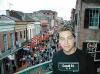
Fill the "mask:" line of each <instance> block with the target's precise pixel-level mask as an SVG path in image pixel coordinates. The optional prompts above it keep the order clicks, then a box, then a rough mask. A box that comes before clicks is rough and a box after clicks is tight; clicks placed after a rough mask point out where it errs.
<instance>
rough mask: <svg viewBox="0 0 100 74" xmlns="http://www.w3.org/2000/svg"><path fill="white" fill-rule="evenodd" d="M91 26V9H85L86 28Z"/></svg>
mask: <svg viewBox="0 0 100 74" xmlns="http://www.w3.org/2000/svg"><path fill="white" fill-rule="evenodd" d="M88 27H89V9H85V18H84V28H88Z"/></svg>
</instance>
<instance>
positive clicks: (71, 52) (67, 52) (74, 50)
mask: <svg viewBox="0 0 100 74" xmlns="http://www.w3.org/2000/svg"><path fill="white" fill-rule="evenodd" d="M76 50H77V49H76V47H73V48H72V50H70V51H64V50H63V52H64V53H65V54H66V55H71V54H73V53H75V52H76Z"/></svg>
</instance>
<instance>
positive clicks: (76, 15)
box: [75, 14, 78, 25]
mask: <svg viewBox="0 0 100 74" xmlns="http://www.w3.org/2000/svg"><path fill="white" fill-rule="evenodd" d="M77 17H78V14H75V25H77Z"/></svg>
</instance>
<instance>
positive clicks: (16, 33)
mask: <svg viewBox="0 0 100 74" xmlns="http://www.w3.org/2000/svg"><path fill="white" fill-rule="evenodd" d="M18 35H19V34H18V32H15V40H16V41H18Z"/></svg>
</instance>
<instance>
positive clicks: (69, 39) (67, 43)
mask: <svg viewBox="0 0 100 74" xmlns="http://www.w3.org/2000/svg"><path fill="white" fill-rule="evenodd" d="M59 43H60V45H61V46H62V48H63V50H64V51H65V52H72V51H73V50H74V49H75V45H74V44H75V35H74V33H73V31H72V28H69V27H67V26H64V27H63V28H61V29H60V30H59Z"/></svg>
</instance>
